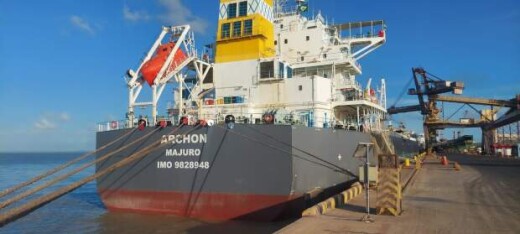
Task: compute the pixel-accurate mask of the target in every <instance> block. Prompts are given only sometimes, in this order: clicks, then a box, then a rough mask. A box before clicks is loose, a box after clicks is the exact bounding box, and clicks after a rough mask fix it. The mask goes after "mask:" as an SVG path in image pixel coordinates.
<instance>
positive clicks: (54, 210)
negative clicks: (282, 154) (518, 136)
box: [0, 153, 291, 233]
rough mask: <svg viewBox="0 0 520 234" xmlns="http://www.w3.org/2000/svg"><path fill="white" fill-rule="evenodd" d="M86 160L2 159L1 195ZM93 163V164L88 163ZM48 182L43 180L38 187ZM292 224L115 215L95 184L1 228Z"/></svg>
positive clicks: (225, 228) (57, 156) (196, 228)
mask: <svg viewBox="0 0 520 234" xmlns="http://www.w3.org/2000/svg"><path fill="white" fill-rule="evenodd" d="M81 154H82V153H0V191H3V190H4V189H6V188H9V187H11V186H14V185H16V184H19V183H22V182H24V181H26V180H28V179H30V178H32V177H35V176H37V175H39V174H41V173H44V172H45V171H48V170H50V169H52V168H54V167H56V166H59V165H61V164H63V163H65V162H67V161H69V160H71V159H73V158H75V157H77V156H79V155H81ZM89 160H93V158H92V157H91V158H88V159H86V160H85V161H89ZM85 161H83V162H80V163H84V162H85ZM77 166H79V164H77V165H74V166H73V167H72V168H70V169H68V170H66V171H65V172H61V173H60V174H62V173H66V172H67V171H70V170H73V169H74V168H75V167H77ZM94 170H95V169H94V167H89V168H87V169H86V170H84V171H82V172H80V173H78V174H76V175H75V176H72V177H71V178H69V179H67V180H65V181H63V182H60V183H58V184H56V185H54V186H51V187H50V188H48V189H46V190H43V191H40V192H39V193H37V194H36V195H35V196H32V197H29V198H27V199H24V200H22V201H21V202H18V203H15V204H12V205H11V206H9V207H6V208H4V209H2V210H0V213H3V212H5V211H6V210H8V209H10V208H13V207H15V206H17V205H20V204H22V202H24V201H28V200H31V199H34V198H35V197H37V196H41V195H43V194H46V193H48V192H50V191H52V190H54V189H57V188H59V187H62V186H64V185H67V184H70V183H72V182H74V181H77V180H79V179H81V178H84V177H86V176H89V175H92V174H93V173H94ZM51 177H52V176H51ZM48 180H49V179H47V180H43V181H42V182H40V183H38V185H39V184H41V183H44V182H45V181H48ZM8 197H10V196H8ZM5 199H6V198H5V197H4V198H0V201H4V200H5ZM290 222H291V220H288V221H283V222H276V223H260V222H246V221H230V222H223V223H208V222H203V221H199V220H194V219H185V218H179V217H174V216H168V215H150V214H138V213H119V212H117V213H112V212H108V211H107V210H106V209H105V207H104V206H103V203H102V202H101V200H100V198H99V196H98V194H97V192H96V184H95V181H93V182H90V183H87V184H85V185H83V186H82V187H80V188H78V189H76V190H75V191H73V192H71V193H69V194H67V195H65V196H63V197H61V198H59V199H57V200H55V201H53V202H51V203H49V204H47V205H46V206H44V207H42V208H40V209H38V210H36V211H34V212H32V213H31V214H29V215H27V216H25V217H23V218H20V219H18V220H16V221H14V222H12V223H10V224H8V225H6V226H4V227H3V228H0V233H272V232H274V231H276V230H279V229H281V228H283V227H284V226H285V225H287V224H289V223H290Z"/></svg>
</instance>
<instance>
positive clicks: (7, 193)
mask: <svg viewBox="0 0 520 234" xmlns="http://www.w3.org/2000/svg"><path fill="white" fill-rule="evenodd" d="M136 129H137V128H134V129H133V130H132V131H128V132H127V133H125V134H123V135H122V136H120V137H118V138H117V139H115V140H113V141H111V142H109V143H108V144H105V145H104V146H102V147H99V148H98V149H96V150H94V151H91V152H87V153H85V154H83V155H81V156H79V157H77V158H75V159H73V160H70V161H68V162H66V163H64V164H62V165H60V166H57V167H55V168H53V169H51V170H49V171H47V172H45V173H42V174H40V175H38V176H36V177H34V178H32V179H30V180H28V181H25V182H23V183H20V184H18V185H15V186H13V187H11V188H7V189H5V190H4V191H2V192H1V193H0V198H2V197H4V196H6V195H9V194H11V193H13V192H15V191H17V190H19V189H21V188H23V187H25V186H28V185H31V184H33V183H35V182H36V181H39V180H41V179H43V178H45V177H47V176H50V175H52V174H54V173H56V172H58V171H60V170H63V169H65V168H67V167H69V166H70V165H72V164H75V163H77V162H79V161H81V160H83V159H85V158H87V157H88V156H90V155H92V154H95V153H97V152H99V151H101V150H103V149H105V148H107V147H108V146H110V145H112V144H114V143H116V142H118V141H119V140H121V139H123V138H125V137H126V136H128V135H130V134H132V133H133V132H134V131H135V130H136ZM0 208H2V207H1V206H0Z"/></svg>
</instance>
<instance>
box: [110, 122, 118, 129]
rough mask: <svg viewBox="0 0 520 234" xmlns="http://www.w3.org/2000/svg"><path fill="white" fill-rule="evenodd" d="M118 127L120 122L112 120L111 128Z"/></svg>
mask: <svg viewBox="0 0 520 234" xmlns="http://www.w3.org/2000/svg"><path fill="white" fill-rule="evenodd" d="M117 127H118V123H117V121H112V122H110V128H111V129H117Z"/></svg>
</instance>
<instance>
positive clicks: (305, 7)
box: [298, 2, 309, 13]
mask: <svg viewBox="0 0 520 234" xmlns="http://www.w3.org/2000/svg"><path fill="white" fill-rule="evenodd" d="M307 10H309V5H307V3H306V2H302V3H300V5H298V11H299V12H302V13H303V12H306V11H307Z"/></svg>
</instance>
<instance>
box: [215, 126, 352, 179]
mask: <svg viewBox="0 0 520 234" xmlns="http://www.w3.org/2000/svg"><path fill="white" fill-rule="evenodd" d="M215 126H217V127H220V128H222V129H225V130H228V131H229V132H231V133H233V134H235V135H238V136H241V137H244V138H246V139H249V140H251V141H254V142H256V143H259V144H262V145H264V146H267V147H269V148H272V149H275V150H279V151H282V152H285V153H288V154H289V155H291V157H295V158H299V159H301V160H304V161H307V162H310V163H314V164H316V165H320V166H323V167H326V168H328V169H330V170H332V171H334V172H339V173H342V174H345V175H350V176H353V177H354V178H358V176H356V175H355V174H354V173H352V172H351V171H349V170H347V169H345V168H342V167H340V166H338V165H336V164H333V163H331V162H329V161H327V160H324V159H321V158H319V157H318V156H316V155H313V154H311V153H306V152H305V151H302V150H299V149H297V148H296V149H297V150H299V151H302V152H303V153H306V154H307V155H309V156H311V157H312V158H314V159H317V160H318V161H322V162H323V163H320V162H316V161H312V160H310V159H307V158H304V157H302V156H300V155H297V154H293V153H292V152H290V151H287V150H285V149H282V148H280V147H277V146H274V145H271V144H268V143H265V142H262V141H260V140H257V139H254V138H252V137H250V136H247V135H245V134H241V133H238V132H236V131H233V130H232V129H228V128H225V127H222V126H219V125H215ZM278 142H281V141H278ZM281 143H283V142H281ZM290 147H292V148H295V147H294V146H290ZM326 164H328V165H326Z"/></svg>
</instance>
